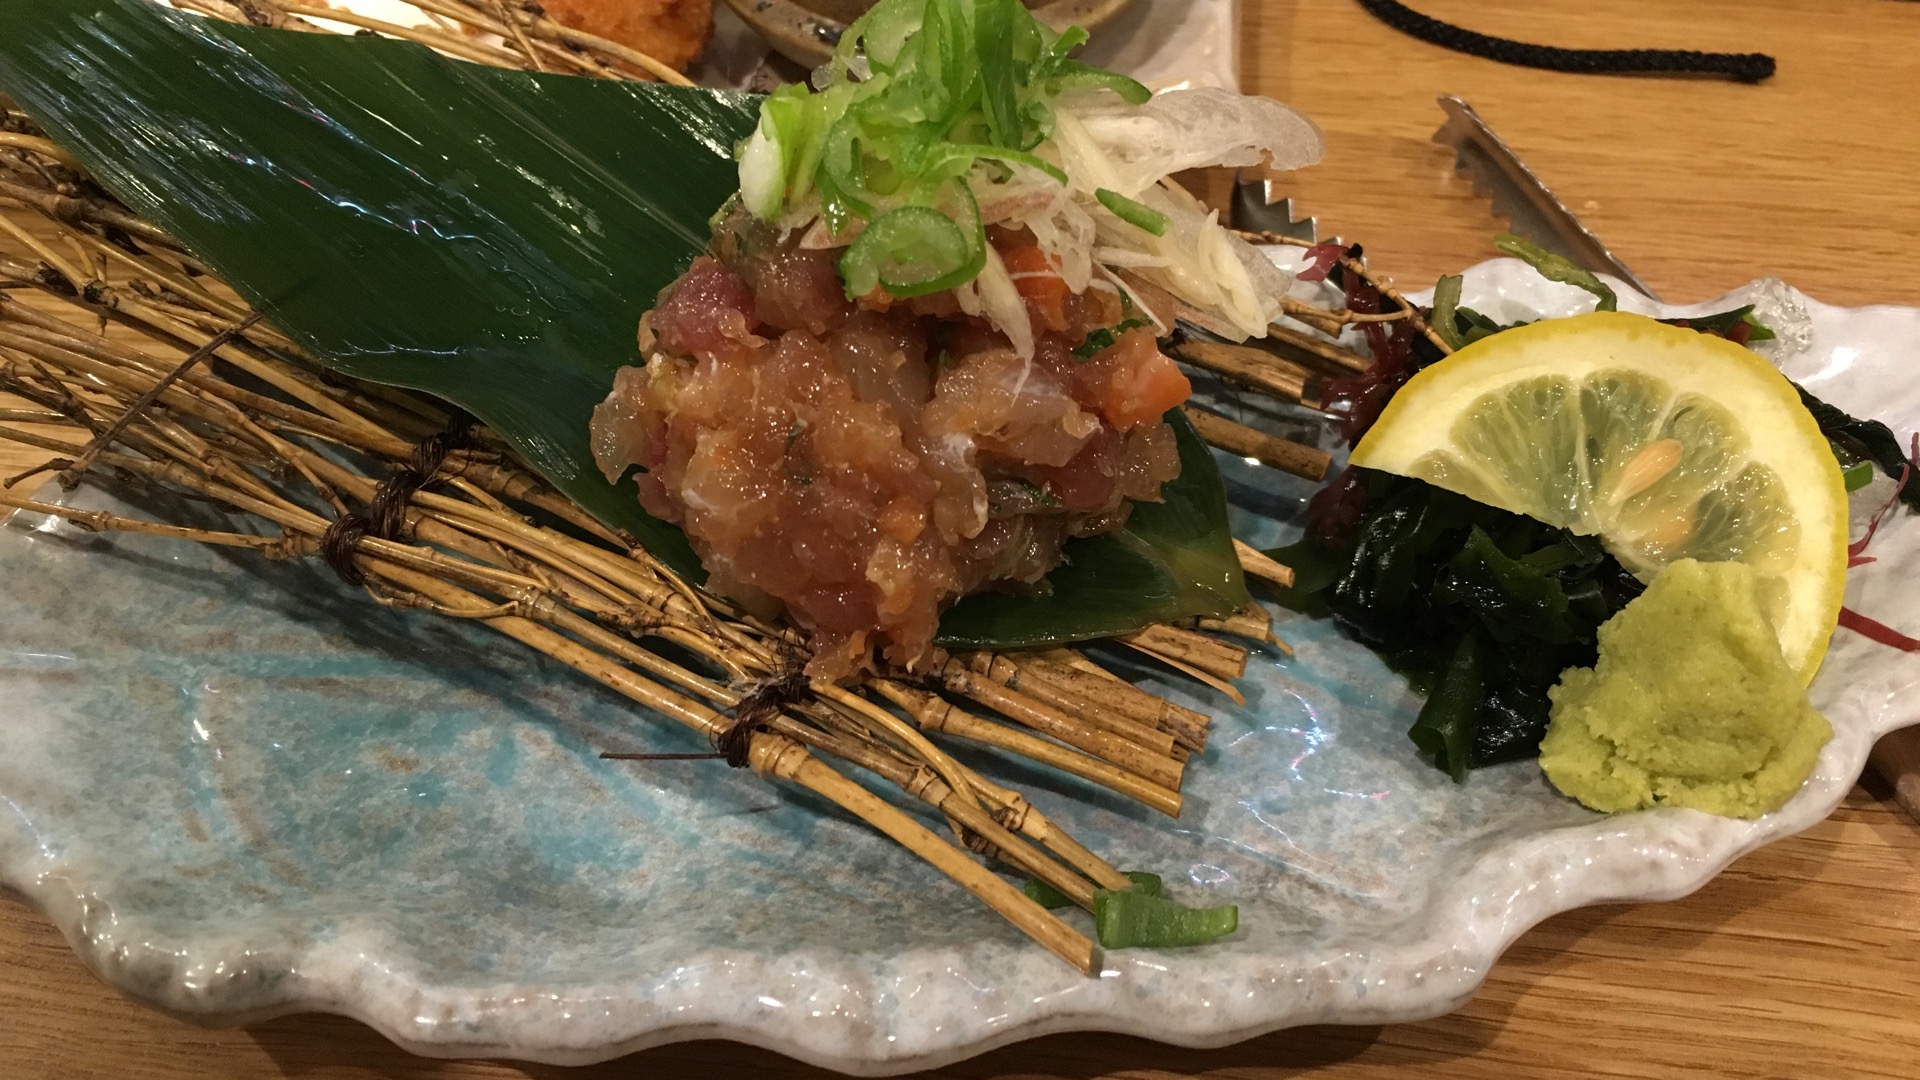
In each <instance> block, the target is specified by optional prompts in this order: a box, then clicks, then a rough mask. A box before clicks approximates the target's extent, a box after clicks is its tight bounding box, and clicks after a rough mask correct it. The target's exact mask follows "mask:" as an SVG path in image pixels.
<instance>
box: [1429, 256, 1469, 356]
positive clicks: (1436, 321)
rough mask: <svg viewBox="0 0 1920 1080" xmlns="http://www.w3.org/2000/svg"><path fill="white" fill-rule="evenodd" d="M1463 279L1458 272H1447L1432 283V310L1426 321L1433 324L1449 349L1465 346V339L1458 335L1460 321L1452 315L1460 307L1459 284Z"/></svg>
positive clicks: (1456, 312)
mask: <svg viewBox="0 0 1920 1080" xmlns="http://www.w3.org/2000/svg"><path fill="white" fill-rule="evenodd" d="M1463 281H1464V279H1463V278H1461V276H1460V275H1459V274H1448V275H1446V276H1445V277H1442V278H1441V279H1440V280H1439V281H1436V282H1434V284H1433V312H1432V314H1431V315H1429V316H1428V318H1427V322H1429V323H1431V324H1432V325H1433V329H1434V332H1435V333H1437V334H1439V335H1440V340H1441V341H1444V342H1446V343H1447V348H1449V349H1462V348H1465V347H1466V344H1467V339H1466V338H1464V337H1462V336H1461V335H1460V323H1459V321H1458V320H1457V319H1456V318H1455V317H1454V316H1455V315H1456V314H1458V310H1459V307H1460V286H1461V284H1462V282H1463Z"/></svg>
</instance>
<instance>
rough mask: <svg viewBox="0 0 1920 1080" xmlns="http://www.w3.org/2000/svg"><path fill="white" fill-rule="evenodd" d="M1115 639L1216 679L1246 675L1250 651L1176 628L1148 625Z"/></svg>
mask: <svg viewBox="0 0 1920 1080" xmlns="http://www.w3.org/2000/svg"><path fill="white" fill-rule="evenodd" d="M1114 640H1116V641H1120V642H1124V643H1125V644H1128V645H1132V646H1134V647H1135V648H1138V649H1140V650H1141V651H1143V652H1147V653H1151V654H1153V655H1154V656H1159V657H1163V658H1167V659H1172V660H1178V661H1180V662H1181V663H1183V664H1187V665H1189V666H1191V667H1194V668H1198V669H1199V670H1201V671H1204V672H1206V673H1207V674H1209V675H1212V676H1213V677H1214V678H1216V679H1238V678H1240V677H1241V676H1243V675H1245V674H1246V673H1247V650H1245V649H1243V648H1241V647H1240V646H1238V645H1231V644H1228V643H1227V642H1224V641H1221V640H1219V639H1217V638H1211V637H1208V636H1207V635H1205V634H1201V633H1196V632H1194V631H1192V630H1182V629H1180V628H1179V627H1175V626H1165V625H1161V626H1149V627H1147V628H1146V629H1144V630H1136V631H1134V632H1133V633H1131V634H1120V635H1117V636H1116V637H1115V638H1114Z"/></svg>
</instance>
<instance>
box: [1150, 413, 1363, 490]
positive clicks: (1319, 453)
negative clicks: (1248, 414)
mask: <svg viewBox="0 0 1920 1080" xmlns="http://www.w3.org/2000/svg"><path fill="white" fill-rule="evenodd" d="M1183 411H1184V412H1185V413H1186V415H1187V419H1188V420H1189V421H1191V422H1192V424H1193V430H1194V431H1195V432H1196V433H1198V434H1199V436H1200V438H1201V439H1202V440H1204V441H1205V442H1207V443H1208V444H1209V445H1212V446H1217V447H1219V448H1220V449H1222V450H1225V451H1226V452H1227V453H1229V454H1238V455H1240V456H1241V457H1250V458H1253V459H1255V460H1257V461H1260V462H1262V463H1264V464H1266V465H1270V466H1272V467H1273V468H1276V469H1279V470H1280V471H1281V472H1286V473H1292V474H1293V475H1295V476H1300V477H1305V478H1306V479H1308V480H1312V481H1315V482H1318V481H1321V480H1325V479H1326V478H1327V469H1328V468H1329V467H1330V466H1331V465H1332V464H1333V456H1332V455H1331V454H1328V453H1327V452H1326V451H1325V450H1320V449H1316V448H1314V447H1311V446H1308V445H1306V444H1305V443H1297V442H1292V441H1290V440H1287V439H1282V438H1280V437H1278V436H1276V435H1269V434H1267V433H1266V432H1264V431H1259V430H1256V429H1254V428H1250V427H1248V426H1246V425H1245V424H1241V423H1236V422H1234V421H1232V420H1229V419H1227V418H1226V417H1224V416H1220V415H1218V414H1216V413H1210V412H1208V411H1206V410H1205V409H1199V408H1195V407H1194V406H1192V405H1189V406H1187V407H1186V408H1185V409H1184V410H1183Z"/></svg>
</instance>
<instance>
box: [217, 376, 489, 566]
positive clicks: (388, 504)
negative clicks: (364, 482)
mask: <svg viewBox="0 0 1920 1080" xmlns="http://www.w3.org/2000/svg"><path fill="white" fill-rule="evenodd" d="M211 348H212V343H211V342H210V343H208V349H209V350H211ZM472 438H473V417H471V416H468V415H467V414H466V413H465V412H463V411H459V410H456V411H455V412H454V414H453V416H452V418H451V419H449V420H448V421H447V426H446V428H445V429H444V430H442V431H436V432H434V433H433V434H432V435H429V436H427V437H426V438H424V439H421V440H420V441H419V442H418V443H415V444H414V447H413V452H412V453H411V454H410V455H408V459H407V464H405V465H403V466H401V467H400V468H398V469H396V470H394V471H393V472H392V473H391V474H389V475H388V476H387V478H386V479H385V480H382V481H380V486H379V487H377V488H375V489H374V492H373V499H372V500H371V501H369V502H368V503H367V512H366V513H365V514H342V515H340V516H339V517H337V518H334V519H333V524H331V525H329V526H327V531H326V532H325V533H324V534H323V535H322V536H321V537H320V556H321V558H323V559H325V560H326V563H327V565H328V566H330V567H332V568H333V572H334V573H336V574H339V575H340V578H341V580H343V581H345V582H346V583H347V584H349V585H353V586H356V587H358V586H364V585H365V584H366V583H367V577H366V575H365V574H363V573H361V571H360V567H359V566H357V565H355V563H354V551H355V549H357V548H358V547H359V545H360V541H361V540H362V539H364V538H365V537H368V536H372V537H376V538H378V539H381V540H395V539H398V538H399V537H400V535H401V534H402V533H403V532H405V531H406V525H407V504H408V502H409V501H410V500H412V498H413V496H414V493H415V492H418V491H419V490H420V489H421V488H423V487H426V486H427V485H428V484H429V483H431V482H432V481H433V478H434V477H435V476H436V475H438V474H439V472H440V467H441V466H442V465H444V464H446V461H447V455H448V454H451V453H453V452H454V451H455V450H458V449H461V448H463V447H465V446H466V445H467V444H468V443H469V442H470V441H471V440H472Z"/></svg>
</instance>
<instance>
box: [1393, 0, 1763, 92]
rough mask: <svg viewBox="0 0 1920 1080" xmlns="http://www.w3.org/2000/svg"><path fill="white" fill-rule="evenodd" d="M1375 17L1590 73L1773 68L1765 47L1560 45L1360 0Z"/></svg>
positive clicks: (1750, 75) (1499, 56)
mask: <svg viewBox="0 0 1920 1080" xmlns="http://www.w3.org/2000/svg"><path fill="white" fill-rule="evenodd" d="M1360 6H1361V7H1363V8H1366V9H1367V11H1368V12H1369V13H1371V14H1372V15H1373V16H1374V17H1375V18H1377V19H1379V20H1380V21H1381V22H1384V23H1386V24H1387V25H1388V26H1391V27H1393V28H1394V29H1395V30H1398V31H1400V32H1401V33H1403V34H1411V35H1412V36H1414V37H1417V38H1419V39H1420V40H1421V41H1424V42H1427V43H1429V44H1432V45H1438V46H1440V47H1441V48H1443V49H1452V50H1453V51H1454V52H1462V53H1466V54H1467V55H1468V56H1478V57H1482V58H1484V59H1487V60H1498V61H1500V62H1501V63H1503V64H1517V65H1519V66H1521V67H1533V68H1545V69H1546V70H1548V71H1569V72H1575V73H1578V74H1584V75H1710V76H1713V77H1716V78H1722V79H1732V80H1734V81H1735V82H1744V83H1753V82H1759V81H1760V80H1761V79H1764V78H1767V77H1768V76H1770V75H1772V74H1773V57H1771V56H1768V55H1767V54H1765V53H1710V52H1697V51H1695V50H1692V49H1559V48H1555V47H1553V46H1551V45H1529V44H1528V43H1526V42H1524V41H1513V40H1510V39H1508V38H1497V37H1490V36H1488V35H1486V34H1476V33H1474V32H1473V31H1471V30H1463V29H1461V28H1460V27H1458V26H1454V25H1453V24H1451V23H1443V22H1441V21H1440V20H1439V19H1435V18H1430V17H1428V16H1426V15H1422V14H1420V13H1419V12H1417V11H1415V10H1413V9H1412V8H1410V7H1408V6H1407V5H1405V4H1402V3H1399V2H1398V0H1360Z"/></svg>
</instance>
